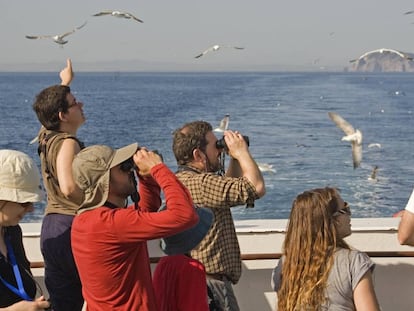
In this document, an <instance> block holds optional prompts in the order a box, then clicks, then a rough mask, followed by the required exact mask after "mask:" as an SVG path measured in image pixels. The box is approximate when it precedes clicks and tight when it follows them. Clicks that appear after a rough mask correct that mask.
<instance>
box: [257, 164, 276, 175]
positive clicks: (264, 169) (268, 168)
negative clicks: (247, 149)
mask: <svg viewBox="0 0 414 311" xmlns="http://www.w3.org/2000/svg"><path fill="white" fill-rule="evenodd" d="M256 164H257V167H258V168H259V170H260V171H261V172H262V173H266V172H269V173H273V174H275V173H276V169H274V168H273V164H269V163H259V162H256Z"/></svg>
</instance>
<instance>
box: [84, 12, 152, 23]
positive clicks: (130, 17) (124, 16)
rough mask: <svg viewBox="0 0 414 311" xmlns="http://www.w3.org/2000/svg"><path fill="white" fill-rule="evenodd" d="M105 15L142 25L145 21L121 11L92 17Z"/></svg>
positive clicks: (100, 13) (101, 13)
mask: <svg viewBox="0 0 414 311" xmlns="http://www.w3.org/2000/svg"><path fill="white" fill-rule="evenodd" d="M103 15H112V16H115V17H119V18H126V19H133V20H136V21H137V22H140V23H143V22H144V21H143V20H141V19H139V18H138V17H136V16H134V15H132V14H131V13H128V12H121V11H102V12H99V13H96V14H94V15H92V16H103Z"/></svg>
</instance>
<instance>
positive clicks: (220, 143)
mask: <svg viewBox="0 0 414 311" xmlns="http://www.w3.org/2000/svg"><path fill="white" fill-rule="evenodd" d="M243 139H244V141H245V142H246V144H247V146H249V145H250V141H249V136H243ZM216 148H217V149H224V150H228V147H227V144H226V141H225V140H224V137H222V138H220V139H219V140H217V141H216Z"/></svg>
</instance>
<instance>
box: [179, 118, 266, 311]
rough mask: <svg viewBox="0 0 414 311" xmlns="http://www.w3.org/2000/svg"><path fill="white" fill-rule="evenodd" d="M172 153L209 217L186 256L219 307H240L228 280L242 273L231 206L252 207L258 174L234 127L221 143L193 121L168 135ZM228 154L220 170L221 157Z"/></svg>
mask: <svg viewBox="0 0 414 311" xmlns="http://www.w3.org/2000/svg"><path fill="white" fill-rule="evenodd" d="M173 136H174V137H173V152H174V155H175V158H176V160H177V164H178V166H179V169H178V172H177V177H178V178H179V180H180V181H181V182H182V183H183V184H184V185H185V186H186V187H187V188H188V189H189V191H190V193H191V196H192V199H193V201H194V203H195V204H197V205H199V206H203V207H207V208H210V209H211V210H212V211H213V213H214V222H213V224H212V226H211V228H210V230H209V232H208V233H207V235H206V236H205V238H204V239H203V240H202V241H201V243H200V244H199V245H198V246H197V247H196V248H195V249H194V250H193V251H192V252H191V256H192V257H193V258H195V259H197V260H199V261H201V262H202V263H203V264H204V266H205V268H206V272H207V285H208V287H209V292H210V293H212V296H213V297H210V298H212V299H214V301H215V304H216V305H217V304H219V305H220V307H219V309H220V310H231V311H233V310H239V306H238V304H237V300H236V297H235V295H234V291H233V288H232V284H236V283H237V282H238V281H239V279H240V276H241V257H240V248H239V243H238V240H237V235H236V230H235V227H234V223H233V217H232V215H231V211H230V208H231V207H233V206H238V205H244V204H247V205H248V206H253V203H254V201H255V200H256V199H259V198H260V197H262V196H263V195H264V194H265V191H266V190H265V184H264V180H263V176H262V174H261V172H260V170H259V168H258V166H257V164H256V162H255V161H254V160H253V158H252V155H251V154H250V152H249V148H248V143H247V142H246V140H245V138H244V137H243V136H242V135H241V134H240V133H239V132H237V131H234V132H233V131H225V132H224V142H225V144H224V145H225V146H224V148H223V146H221V145H220V144H219V145H218V146H217V144H216V142H217V137H216V136H215V135H214V133H213V128H212V126H211V124H210V123H208V122H205V121H194V122H190V123H187V124H185V125H184V126H182V127H181V128H179V129H177V130H176V131H175V132H174V134H173ZM223 151H225V152H226V153H228V154H229V155H230V161H229V167H228V169H227V171H226V172H225V173H224V174H218V173H217V172H219V171H221V170H222V169H223V167H222V164H221V161H220V158H221V155H222V152H223Z"/></svg>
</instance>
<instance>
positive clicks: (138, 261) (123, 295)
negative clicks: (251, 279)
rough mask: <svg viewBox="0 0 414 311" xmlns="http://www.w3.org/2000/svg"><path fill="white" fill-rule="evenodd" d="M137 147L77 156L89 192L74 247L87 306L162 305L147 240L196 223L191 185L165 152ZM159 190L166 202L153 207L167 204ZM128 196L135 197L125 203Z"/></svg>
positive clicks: (77, 174) (79, 179) (77, 171)
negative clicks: (174, 169) (166, 161)
mask: <svg viewBox="0 0 414 311" xmlns="http://www.w3.org/2000/svg"><path fill="white" fill-rule="evenodd" d="M137 149H138V145H137V144H132V145H129V146H126V147H123V148H120V149H118V150H114V149H112V148H110V147H108V146H102V145H97V146H91V147H88V148H85V149H83V150H81V151H80V152H79V153H78V154H77V155H76V157H75V159H74V161H73V165H72V168H73V175H74V178H75V181H76V184H77V185H78V187H79V188H80V189H82V190H83V192H84V199H83V202H82V203H81V205H80V207H79V211H78V215H77V216H76V217H75V219H74V221H73V226H72V249H73V255H74V257H75V262H76V265H77V267H78V270H79V275H80V279H81V282H82V293H83V296H84V298H85V300H86V303H87V310H91V311H92V310H105V311H106V310H125V311H131V310H149V311H153V310H157V304H156V301H155V295H154V290H153V287H152V280H151V270H150V263H149V256H148V249H147V243H146V241H147V240H150V239H157V238H161V237H164V236H170V235H173V234H176V233H178V232H180V231H183V230H185V229H188V228H190V227H192V226H194V225H195V224H196V223H197V222H198V216H197V214H196V212H195V209H194V207H193V202H192V200H191V197H190V194H189V192H188V190H187V189H186V188H185V187H184V186H183V185H182V184H181V183H180V182H179V181H178V179H177V178H176V177H175V175H174V173H173V172H171V171H170V170H169V169H168V168H167V166H166V165H165V164H163V163H162V160H161V157H160V156H159V155H158V154H156V153H155V152H151V151H148V150H147V149H145V148H139V149H138V150H137ZM136 175H137V176H138V179H139V195H138V192H137V186H136V179H135V176H136ZM161 189H162V190H163V192H164V196H165V201H166V206H167V208H166V210H165V211H163V212H160V213H151V212H156V211H157V210H158V209H159V207H160V205H161V198H160V191H161ZM129 196H131V198H132V199H133V201H134V203H135V204H132V205H130V206H127V202H128V201H127V199H128V197H129Z"/></svg>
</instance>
